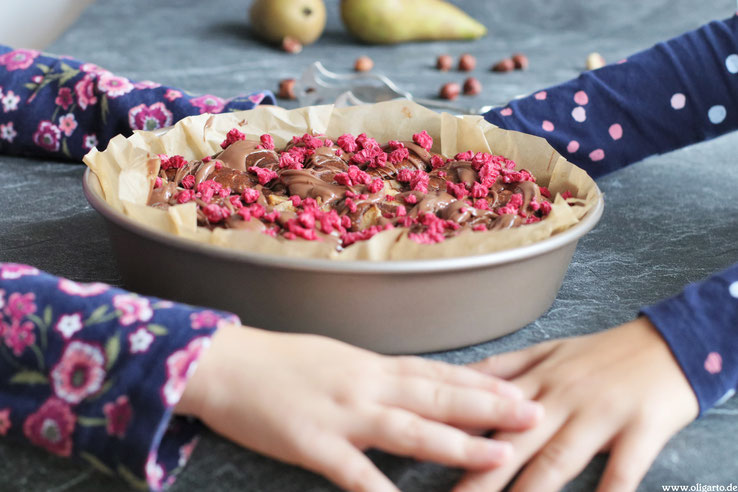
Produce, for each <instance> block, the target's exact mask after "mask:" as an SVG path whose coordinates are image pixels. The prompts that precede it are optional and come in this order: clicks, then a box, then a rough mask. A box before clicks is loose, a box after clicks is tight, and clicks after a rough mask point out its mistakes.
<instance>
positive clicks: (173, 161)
mask: <svg viewBox="0 0 738 492" xmlns="http://www.w3.org/2000/svg"><path fill="white" fill-rule="evenodd" d="M159 158H160V159H161V168H162V169H164V170H165V171H166V170H167V169H182V168H183V167H185V166H186V165H187V160H186V159H185V158H184V157H182V156H181V155H173V156H172V157H167V156H162V155H160V156H159Z"/></svg>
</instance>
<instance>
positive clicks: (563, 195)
mask: <svg viewBox="0 0 738 492" xmlns="http://www.w3.org/2000/svg"><path fill="white" fill-rule="evenodd" d="M573 196H574V194H573V193H572V192H571V191H569V190H566V191H565V192H563V193H562V194H561V198H563V199H564V200H568V199H569V198H571V197H573Z"/></svg>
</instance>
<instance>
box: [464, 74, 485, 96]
mask: <svg viewBox="0 0 738 492" xmlns="http://www.w3.org/2000/svg"><path fill="white" fill-rule="evenodd" d="M480 92H482V83H481V82H479V80H477V79H476V78H474V77H469V78H468V79H466V80H465V81H464V94H466V95H467V96H476V95H477V94H479V93H480Z"/></svg>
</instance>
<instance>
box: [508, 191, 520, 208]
mask: <svg viewBox="0 0 738 492" xmlns="http://www.w3.org/2000/svg"><path fill="white" fill-rule="evenodd" d="M522 205H523V195H522V194H520V193H515V194H513V195H512V196H511V197H510V200H509V201H508V202H507V206H508V207H515V208H520V207H521V206H522Z"/></svg>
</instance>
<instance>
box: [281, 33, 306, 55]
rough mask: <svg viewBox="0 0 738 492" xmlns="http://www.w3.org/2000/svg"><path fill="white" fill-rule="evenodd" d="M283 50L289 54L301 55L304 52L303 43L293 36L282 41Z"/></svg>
mask: <svg viewBox="0 0 738 492" xmlns="http://www.w3.org/2000/svg"><path fill="white" fill-rule="evenodd" d="M282 49H283V50H284V51H286V52H287V53H293V54H294V53H299V52H301V51H302V43H301V42H300V41H298V40H297V39H295V38H293V37H292V36H285V38H284V39H282Z"/></svg>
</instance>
